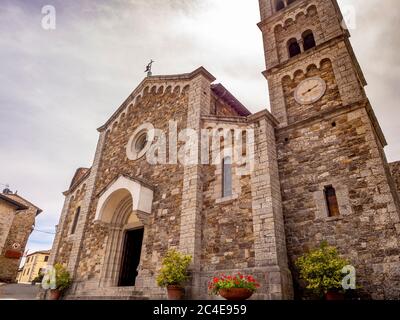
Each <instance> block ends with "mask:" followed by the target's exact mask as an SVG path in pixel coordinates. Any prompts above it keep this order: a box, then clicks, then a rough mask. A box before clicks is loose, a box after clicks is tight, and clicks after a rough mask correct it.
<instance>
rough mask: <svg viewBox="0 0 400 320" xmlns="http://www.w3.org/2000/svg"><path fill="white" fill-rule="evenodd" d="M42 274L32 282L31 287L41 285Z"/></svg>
mask: <svg viewBox="0 0 400 320" xmlns="http://www.w3.org/2000/svg"><path fill="white" fill-rule="evenodd" d="M43 277H44V274H43V273H40V274H39V275H38V276H37V277H36V278H34V279H33V280H32V285H36V284H37V283H42V281H43Z"/></svg>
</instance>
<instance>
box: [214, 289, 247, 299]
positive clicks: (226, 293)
mask: <svg viewBox="0 0 400 320" xmlns="http://www.w3.org/2000/svg"><path fill="white" fill-rule="evenodd" d="M219 295H220V296H221V297H223V298H225V299H226V300H228V301H242V300H247V299H249V298H250V297H251V296H252V295H253V291H251V290H249V289H245V288H231V289H221V290H219Z"/></svg>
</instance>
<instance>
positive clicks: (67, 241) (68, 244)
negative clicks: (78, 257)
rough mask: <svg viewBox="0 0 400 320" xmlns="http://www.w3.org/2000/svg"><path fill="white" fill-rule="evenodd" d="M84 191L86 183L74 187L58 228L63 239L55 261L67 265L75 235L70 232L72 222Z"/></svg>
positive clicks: (80, 204)
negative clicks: (63, 219)
mask: <svg viewBox="0 0 400 320" xmlns="http://www.w3.org/2000/svg"><path fill="white" fill-rule="evenodd" d="M85 192H86V185H85V184H83V185H82V186H80V187H79V188H77V189H75V190H74V192H73V193H72V194H71V199H70V201H69V205H68V214H67V215H66V217H65V222H64V224H63V227H62V229H61V230H60V237H61V238H62V239H63V241H62V242H61V243H60V246H59V247H58V250H57V253H56V255H57V262H58V263H61V264H64V265H67V264H68V261H69V258H70V254H71V250H72V245H73V242H74V240H75V237H76V232H75V234H71V232H72V223H73V221H74V219H75V215H76V214H77V211H78V208H80V207H81V206H82V201H83V198H84V195H85Z"/></svg>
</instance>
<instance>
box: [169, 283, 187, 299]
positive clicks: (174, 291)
mask: <svg viewBox="0 0 400 320" xmlns="http://www.w3.org/2000/svg"><path fill="white" fill-rule="evenodd" d="M167 292H168V300H182V299H183V296H184V294H185V289H184V288H182V287H181V286H168V287H167Z"/></svg>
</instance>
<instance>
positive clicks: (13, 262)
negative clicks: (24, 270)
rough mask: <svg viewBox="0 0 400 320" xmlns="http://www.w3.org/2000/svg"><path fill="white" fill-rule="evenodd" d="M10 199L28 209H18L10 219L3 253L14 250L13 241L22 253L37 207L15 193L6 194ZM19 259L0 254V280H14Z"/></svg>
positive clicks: (33, 222)
mask: <svg viewBox="0 0 400 320" xmlns="http://www.w3.org/2000/svg"><path fill="white" fill-rule="evenodd" d="M7 196H8V197H10V198H11V199H13V200H15V201H18V202H20V203H22V204H23V205H25V206H27V207H28V209H26V210H21V211H18V212H17V213H16V214H15V216H14V219H13V220H12V224H11V227H10V229H9V232H8V235H7V239H6V241H5V243H4V247H3V254H4V253H5V251H7V250H15V249H14V248H13V244H14V243H18V244H19V245H20V248H19V249H18V251H20V252H21V253H23V252H24V251H25V246H26V243H27V242H28V238H29V236H30V234H31V232H32V228H33V226H34V224H35V218H36V214H37V210H38V209H37V208H36V207H33V206H32V205H31V204H30V203H29V202H27V201H26V200H24V199H22V198H21V197H19V196H17V195H13V194H12V195H7ZM20 262H21V259H10V258H6V257H4V255H1V256H0V275H1V279H0V280H1V281H6V282H15V281H16V278H17V274H18V268H19V265H20Z"/></svg>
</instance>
